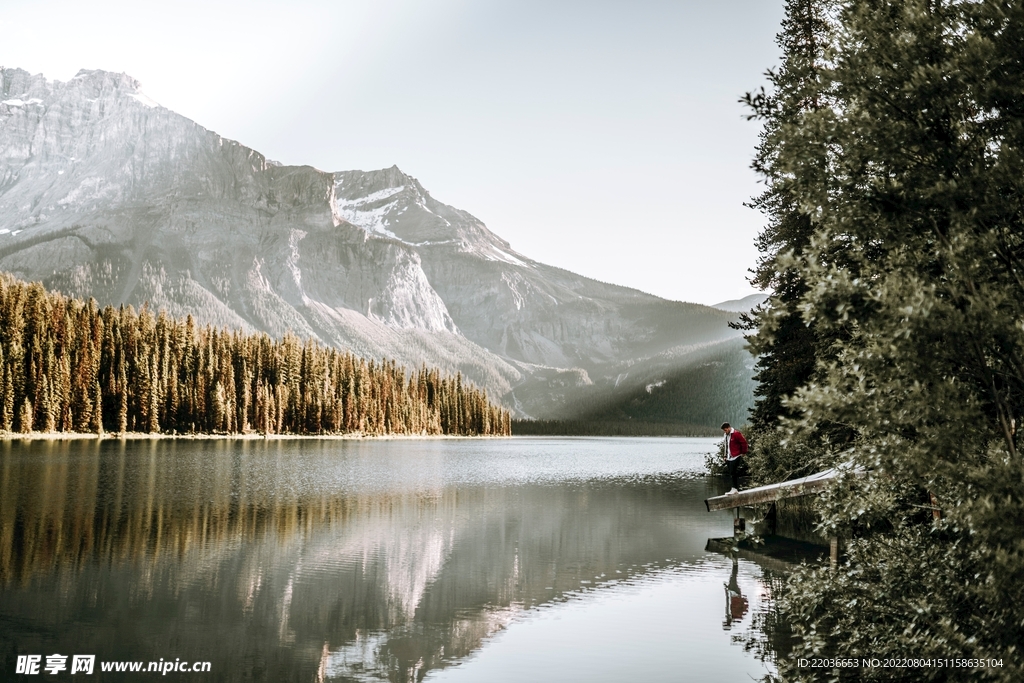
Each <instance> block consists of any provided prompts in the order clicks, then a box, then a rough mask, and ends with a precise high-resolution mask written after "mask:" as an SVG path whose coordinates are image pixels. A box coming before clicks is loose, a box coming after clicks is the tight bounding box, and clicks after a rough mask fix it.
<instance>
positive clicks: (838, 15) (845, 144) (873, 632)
mask: <svg viewBox="0 0 1024 683" xmlns="http://www.w3.org/2000/svg"><path fill="white" fill-rule="evenodd" d="M806 5H807V3H802V2H795V1H794V2H790V3H789V5H788V9H789V12H790V19H791V24H790V26H791V27H792V26H796V25H798V24H799V22H796V21H795V20H796V19H797V15H798V13H799V12H801V11H804V10H805V9H806V7H805V6H806ZM815 6H816V7H817V9H818V11H819V12H820V14H819V16H821V17H827V18H828V22H827V26H826V30H823V31H822V32H821V34H820V36H821V38H822V39H823V40H824V41H825V43H824V45H823V47H822V48H821V49H820V50H819V51H818V52H817V54H818V55H819V57H817V58H816V59H813V60H811V62H810V63H809V64H808V63H806V60H805V63H804V66H803V67H801V68H800V69H799V70H798V72H796V73H795V74H794V75H795V77H796V82H798V85H799V87H798V88H795V89H790V90H787V87H788V86H786V87H784V86H782V85H780V84H779V83H776V84H775V85H776V87H777V90H776V92H775V93H774V94H773V95H772V97H776V98H778V100H777V102H776V103H775V104H774V105H773V106H761V105H763V104H764V102H763V101H761V102H754V99H756V98H752V103H753V104H755V105H757V106H759V107H760V108H758V109H757V110H756V113H757V114H759V115H761V116H763V117H765V118H766V133H765V135H766V136H768V138H769V139H770V140H771V144H772V153H771V155H769V156H768V157H766V159H765V164H764V165H763V167H762V171H763V172H764V173H765V174H766V176H767V177H768V179H769V181H770V183H771V187H772V188H773V190H775V191H777V192H779V193H780V195H781V196H784V197H786V198H787V201H788V203H787V204H786V206H787V207H789V208H788V209H787V210H788V211H792V212H795V213H796V214H798V215H802V216H803V217H804V219H805V220H806V221H807V224H808V225H809V226H810V227H811V233H810V235H809V239H808V240H807V242H806V245H805V246H802V247H801V248H790V249H788V250H787V251H785V252H783V251H782V250H781V249H780V250H779V252H778V253H777V257H776V258H775V260H774V265H773V267H774V268H776V269H778V272H780V273H787V272H789V273H793V274H794V276H795V277H796V278H797V279H798V280H799V281H800V283H801V285H800V287H801V290H802V291H800V293H799V294H798V295H797V296H796V299H795V305H794V306H793V307H791V308H790V309H788V310H795V311H799V313H800V315H801V318H802V321H803V323H804V324H805V326H806V327H807V328H808V329H809V330H810V331H811V332H813V335H814V344H813V348H814V357H815V360H816V364H815V368H814V371H813V373H812V375H811V376H810V377H808V378H807V380H806V381H805V382H804V383H803V386H802V387H801V388H798V389H797V390H796V391H791V390H790V385H789V384H786V383H785V382H783V381H781V380H779V385H778V386H777V387H775V388H772V389H771V390H772V391H776V392H777V393H779V394H783V393H785V392H790V395H792V398H791V399H789V400H788V401H787V400H785V399H783V400H782V401H781V404H782V405H783V406H784V408H785V411H784V413H785V414H783V415H782V417H784V418H786V417H788V419H785V420H783V424H784V426H785V430H786V438H787V440H788V441H790V442H791V443H793V444H797V443H801V442H802V443H803V444H804V447H805V448H806V449H807V450H806V453H807V456H806V457H807V462H808V463H811V462H813V461H812V458H814V457H816V453H817V451H816V449H818V448H819V446H821V445H822V444H824V447H825V448H826V449H827V450H830V451H832V452H833V453H834V455H832V456H830V457H835V458H837V459H840V460H846V461H851V462H853V463H854V464H857V465H860V466H862V467H864V468H865V469H866V471H867V476H866V477H864V478H863V479H861V480H858V481H846V482H841V483H840V484H838V485H837V486H836V487H835V488H834V489H833V491H832V492H831V493H830V494H829V495H828V496H826V497H825V498H824V499H823V500H822V503H821V514H822V530H823V531H825V532H826V533H829V534H831V533H840V534H842V535H844V536H847V537H849V538H852V539H853V540H852V541H851V543H850V546H849V558H848V563H847V564H845V565H844V567H843V569H842V570H841V571H838V572H836V573H834V574H833V573H829V572H827V571H824V570H808V571H806V572H803V573H801V574H799V575H797V577H795V578H794V580H793V581H792V582H791V584H790V593H789V594H788V596H787V598H786V599H785V600H784V601H783V607H782V609H783V612H784V614H785V615H786V616H787V618H788V619H790V620H791V623H792V625H793V628H794V633H795V636H796V640H797V644H796V646H795V647H796V650H795V654H794V657H795V656H799V654H800V653H804V654H807V653H822V654H825V653H831V654H836V655H841V656H844V657H853V656H861V655H863V656H876V657H884V656H887V655H890V654H891V655H900V656H908V657H929V656H935V657H968V658H970V657H984V658H991V657H996V658H999V659H1001V660H1002V663H1003V666H1002V667H999V668H989V669H985V670H975V671H971V672H967V671H958V672H952V671H939V670H925V669H921V670H907V671H903V672H899V676H901V678H900V679H901V680H915V679H921V680H939V679H943V680H944V679H946V678H948V677H955V678H967V677H970V678H972V679H992V680H1004V681H1016V680H1021V679H1022V677H1024V661H1022V660H1021V659H1020V657H1019V655H1018V653H1017V650H1018V648H1019V647H1020V646H1019V644H1020V643H1022V642H1024V607H1022V606H1024V599H1022V598H1024V588H1022V587H1024V540H1022V539H1021V534H1020V528H1021V526H1020V525H1021V524H1022V523H1024V466H1022V462H1021V460H1022V455H1021V453H1020V451H1019V449H1018V446H1019V444H1018V440H1019V439H1018V433H1017V427H1018V425H1020V424H1021V423H1022V419H1024V361H1022V359H1024V324H1022V323H1021V322H1020V321H1022V320H1024V279H1022V274H1024V99H1022V98H1021V93H1022V92H1024V62H1022V61H1021V59H1020V55H1021V54H1024V6H1022V5H1021V4H1020V3H1014V2H1001V1H998V0H982V1H978V2H975V1H967V0H947V1H945V2H934V1H930V0H905V1H902V2H893V1H883V0H860V1H854V0H850V1H847V2H819V3H816V4H815ZM784 28H785V27H784ZM783 42H784V45H785V44H790V43H786V41H783ZM791 43H792V45H797V44H799V41H796V42H792V41H791ZM787 51H788V55H789V56H792V55H793V54H794V53H795V51H796V48H795V47H792V46H791V47H789V48H787ZM798 62H799V60H795V61H794V62H792V63H798ZM789 63H790V62H787V64H789ZM808 103H809V104H808ZM772 239H774V238H772ZM791 242H792V241H791ZM787 244H790V246H791V247H795V246H796V245H795V242H792V243H790V242H787ZM759 321H760V322H761V323H763V324H761V325H760V327H759V329H758V331H757V334H756V335H755V341H754V344H753V345H754V348H755V350H763V349H765V348H768V349H771V348H773V347H772V344H774V343H775V342H776V341H777V340H779V339H782V338H783V337H784V334H783V327H782V325H781V323H780V322H779V320H777V319H776V320H774V322H773V318H772V314H770V313H769V314H766V315H764V316H762V317H761V318H760V319H759ZM765 377H768V376H767V375H766V376H765ZM762 395H764V394H762ZM823 435H824V436H823ZM823 438H825V440H824V441H823ZM787 447H788V446H787ZM765 454H766V455H765V457H766V460H765V467H764V470H765V472H769V471H775V472H781V471H783V470H786V469H788V468H790V467H792V466H794V465H798V464H800V462H799V461H800V460H801V459H802V458H803V456H800V455H799V454H797V453H794V454H793V455H792V456H791V457H792V462H788V463H787V462H784V460H785V458H780V457H774V460H773V458H772V457H770V456H769V455H768V450H766V451H765ZM932 496H934V497H935V500H936V501H937V504H938V508H939V509H941V512H942V515H943V518H942V519H941V520H939V521H935V520H933V518H932V516H931V507H932V506H931V500H932ZM788 661H789V662H792V659H790V660H788ZM787 667H788V668H787ZM783 673H784V674H785V675H786V677H788V678H792V679H794V680H819V679H820V680H824V679H828V678H831V677H832V675H833V674H832V672H829V671H820V670H819V671H812V670H808V669H802V670H798V669H796V668H794V667H791V666H789V665H785V666H783ZM858 675H860V676H863V677H869V676H871V675H877V676H878V677H881V678H891V677H892V676H894V675H896V673H895V672H881V671H880V672H874V674H872V673H870V672H865V671H863V670H861V671H859V672H858Z"/></svg>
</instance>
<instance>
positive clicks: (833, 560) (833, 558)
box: [828, 536, 840, 570]
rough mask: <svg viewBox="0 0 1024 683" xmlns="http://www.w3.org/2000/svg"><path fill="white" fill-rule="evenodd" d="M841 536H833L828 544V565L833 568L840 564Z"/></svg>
mask: <svg viewBox="0 0 1024 683" xmlns="http://www.w3.org/2000/svg"><path fill="white" fill-rule="evenodd" d="M839 545H840V544H839V537H838V536H833V537H832V538H831V539H830V540H829V544H828V565H829V567H831V568H832V569H833V570H834V569H835V568H836V567H838V566H839Z"/></svg>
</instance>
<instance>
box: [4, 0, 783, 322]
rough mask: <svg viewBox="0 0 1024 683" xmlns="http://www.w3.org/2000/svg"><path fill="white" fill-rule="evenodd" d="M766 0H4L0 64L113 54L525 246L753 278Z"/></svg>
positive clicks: (255, 126) (558, 256)
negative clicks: (749, 99)
mask: <svg viewBox="0 0 1024 683" xmlns="http://www.w3.org/2000/svg"><path fill="white" fill-rule="evenodd" d="M781 19H782V0H714V1H711V0H676V1H674V2H670V1H669V2H644V1H642V0H621V1H619V2H602V1H600V0H581V1H568V0H564V1H563V0H543V1H539V2H532V1H528V0H509V1H504V0H475V1H468V0H420V1H418V2H400V1H394V2H392V1H381V0H359V1H351V2H339V1H329V0H316V1H314V0H306V1H304V0H289V1H288V2H261V1H259V0H245V1H244V2H217V1H216V0H205V1H202V2H198V1H195V0H185V1H178V0H176V1H175V2H146V1H145V0H131V1H118V0H89V1H88V2H82V1H81V0H77V1H73V2H72V1H69V2H54V1H49V0H31V1H26V0H4V3H3V12H2V13H0V64H2V65H4V66H8V67H21V68H24V69H27V70H29V71H31V72H33V73H39V72H42V73H43V74H45V75H46V76H47V77H48V78H51V79H53V78H55V79H59V80H68V79H70V78H71V77H72V76H74V75H75V73H77V71H78V70H79V69H80V68H89V69H97V68H99V69H107V70H110V71H124V72H127V73H129V74H131V75H132V76H134V77H136V78H138V79H139V80H140V81H142V89H143V91H145V93H146V94H147V95H149V96H150V97H152V98H153V99H155V100H157V101H158V102H160V103H161V104H162V105H164V106H166V107H169V108H170V109H173V110H175V111H177V112H179V113H181V114H183V115H185V116H188V117H189V118H191V119H193V120H195V121H196V122H198V123H199V124H201V125H203V126H205V127H206V128H209V129H211V130H214V131H216V132H217V133H220V134H221V135H224V136H226V137H229V138H233V139H235V140H238V141H240V142H241V143H243V144H245V145H248V146H250V147H253V148H255V149H257V150H259V151H261V152H263V153H264V154H266V155H267V156H268V157H270V158H271V159H275V160H277V161H280V162H283V163H286V164H311V165H313V166H316V167H318V168H321V169H323V170H326V171H340V170H348V169H362V170H370V169H375V168H384V167H387V166H391V165H393V164H397V165H398V167H399V168H401V169H402V170H403V171H405V172H406V173H408V174H410V175H412V176H415V177H416V178H418V179H419V180H420V182H421V183H422V184H423V185H424V187H426V188H427V190H429V191H430V193H431V194H432V195H433V196H434V197H435V198H436V199H438V200H440V201H442V202H445V203H447V204H451V205H453V206H456V207H458V208H460V209H465V210H467V211H469V212H471V213H473V214H474V215H475V216H477V217H478V218H480V219H481V220H482V221H483V222H484V223H486V224H487V226H488V227H489V228H490V229H491V230H493V231H494V232H496V233H497V234H498V235H500V236H502V237H503V238H505V239H507V240H508V241H509V242H510V243H511V244H512V247H513V248H514V249H516V250H517V251H519V252H521V253H523V254H526V255H527V256H530V257H531V258H534V259H536V260H539V261H542V262H545V263H550V264H552V265H557V266H561V267H563V268H567V269H569V270H572V271H575V272H577V273H581V274H583V275H587V276H590V277H594V278H597V279H599V280H604V281H606V282H614V283H616V284H622V285H628V286H631V287H636V288H638V289H642V290H644V291H647V292H651V293H653V294H657V295H659V296H663V297H667V298H671V299H681V300H684V301H696V302H700V303H708V304H710V303H716V302H718V301H721V300H724V299H731V298H738V297H740V296H744V295H746V294H749V293H751V292H752V291H753V290H752V289H751V287H750V285H749V284H748V283H747V281H746V278H747V275H748V273H747V270H748V269H749V268H750V267H752V266H753V264H754V263H755V261H756V258H757V251H756V249H755V248H754V246H753V240H754V237H755V236H756V234H757V232H758V231H759V229H760V227H761V225H762V217H761V216H760V215H759V214H758V213H756V212H755V211H753V210H751V209H748V208H746V207H744V206H743V202H744V201H747V200H748V199H749V198H750V197H751V196H752V195H754V194H756V193H757V192H758V190H759V187H760V186H759V185H758V184H757V178H756V176H755V175H754V173H753V172H752V171H751V170H750V169H749V165H750V159H751V157H752V155H753V149H754V145H755V144H756V142H757V134H758V130H759V126H758V124H757V123H756V122H748V121H746V120H745V117H744V114H745V111H744V109H743V108H742V106H741V105H740V104H738V103H737V100H738V99H739V97H740V96H741V95H742V94H743V93H744V92H745V91H748V90H752V89H755V88H757V87H759V86H760V85H762V84H763V82H764V78H763V73H764V71H765V69H767V68H768V67H770V66H772V65H774V64H775V63H776V62H777V60H778V49H777V47H776V46H775V44H774V36H775V34H776V33H777V32H778V26H779V22H780V21H781Z"/></svg>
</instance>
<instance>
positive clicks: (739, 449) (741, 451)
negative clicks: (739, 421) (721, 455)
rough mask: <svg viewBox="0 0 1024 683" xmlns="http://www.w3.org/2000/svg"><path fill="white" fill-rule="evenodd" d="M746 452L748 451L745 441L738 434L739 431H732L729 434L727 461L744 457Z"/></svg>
mask: <svg viewBox="0 0 1024 683" xmlns="http://www.w3.org/2000/svg"><path fill="white" fill-rule="evenodd" d="M748 450H750V449H749V447H748V446H747V440H746V439H744V438H743V435H742V434H740V430H738V429H734V430H732V431H731V432H729V454H728V455H727V456H726V459H727V460H732V459H733V458H738V457H740V456H741V455H746V454H747V451H748Z"/></svg>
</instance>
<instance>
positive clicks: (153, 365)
mask: <svg viewBox="0 0 1024 683" xmlns="http://www.w3.org/2000/svg"><path fill="white" fill-rule="evenodd" d="M0 368H2V378H0V381H2V384H0V431H2V432H8V433H30V432H43V433H55V434H59V433H96V434H102V433H104V432H118V433H127V432H143V433H149V434H187V435H196V434H246V433H262V434H293V435H327V434H365V435H375V436H379V435H392V434H394V435H400V434H407V435H465V436H475V435H480V436H483V435H498V436H503V435H509V434H510V433H511V416H510V414H509V412H508V411H507V410H505V409H503V408H501V407H499V406H496V405H494V404H492V403H491V402H490V401H489V400H488V398H487V395H486V393H485V392H483V391H481V390H479V389H477V388H476V387H473V386H472V385H470V384H468V383H466V382H464V381H463V379H462V376H461V374H457V375H456V376H454V377H448V376H442V373H441V372H440V371H439V370H437V369H431V368H427V367H426V366H422V367H421V368H420V369H419V370H415V371H413V372H411V373H407V372H406V370H405V369H404V368H403V367H401V366H399V365H397V364H396V363H395V362H394V361H389V360H382V361H374V360H366V359H364V358H357V357H356V356H354V355H353V354H352V353H349V352H344V351H339V350H337V349H334V348H330V347H326V346H323V345H321V344H319V343H318V342H316V341H312V340H306V341H302V340H300V339H299V338H298V337H296V336H295V335H291V334H287V335H285V337H284V338H283V339H280V340H275V339H271V338H270V337H269V336H268V335H266V334H263V333H246V332H242V331H238V330H235V331H228V330H223V329H215V328H213V327H211V326H209V325H206V326H200V325H198V324H197V323H196V322H195V321H194V320H193V318H192V316H188V317H186V318H185V319H178V318H175V317H172V316H169V315H167V314H166V313H164V312H163V311H161V312H159V313H156V314H154V313H153V312H151V311H150V310H148V308H147V307H145V306H143V308H142V309H141V310H140V311H138V312H136V311H135V310H134V309H133V308H132V307H131V306H127V307H125V306H121V307H119V308H116V309H115V308H113V307H110V306H107V307H105V308H102V309H100V308H99V307H98V305H97V304H96V302H95V301H94V300H91V299H90V300H89V301H82V300H79V299H74V298H71V297H66V296H64V295H62V294H60V293H56V292H49V291H47V290H46V289H45V288H44V287H43V285H42V284H40V283H27V282H23V281H20V280H18V279H16V278H14V277H12V276H10V275H7V274H0Z"/></svg>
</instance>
